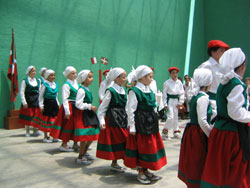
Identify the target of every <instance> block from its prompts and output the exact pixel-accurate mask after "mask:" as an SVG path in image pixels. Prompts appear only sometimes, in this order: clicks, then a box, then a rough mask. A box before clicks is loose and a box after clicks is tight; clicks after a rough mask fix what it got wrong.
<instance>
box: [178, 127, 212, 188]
mask: <svg viewBox="0 0 250 188" xmlns="http://www.w3.org/2000/svg"><path fill="white" fill-rule="evenodd" d="M207 145H208V139H207V136H206V135H205V134H204V133H203V131H202V130H201V128H200V127H199V126H197V125H191V126H190V127H189V128H188V129H187V130H186V131H185V134H184V136H183V138H182V144H181V149H180V157H179V169H178V177H179V178H180V179H181V180H182V181H183V182H184V183H185V184H186V185H187V187H189V188H196V187H197V188H199V187H200V183H201V175H202V172H203V168H204V165H205V162H206V155H207Z"/></svg>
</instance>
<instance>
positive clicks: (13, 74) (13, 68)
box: [7, 29, 19, 108]
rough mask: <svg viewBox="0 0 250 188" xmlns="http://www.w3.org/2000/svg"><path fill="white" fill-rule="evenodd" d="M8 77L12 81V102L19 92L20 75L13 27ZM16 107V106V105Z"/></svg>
mask: <svg viewBox="0 0 250 188" xmlns="http://www.w3.org/2000/svg"><path fill="white" fill-rule="evenodd" d="M7 76H8V78H9V80H10V81H11V97H10V100H11V102H14V101H16V96H17V94H18V90H19V88H18V76H17V63H16V45H15V40H14V29H12V42H11V48H10V60H9V68H8V75H7ZM14 108H15V107H14Z"/></svg>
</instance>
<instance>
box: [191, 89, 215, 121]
mask: <svg viewBox="0 0 250 188" xmlns="http://www.w3.org/2000/svg"><path fill="white" fill-rule="evenodd" d="M202 96H204V94H203V93H198V95H197V96H193V97H192V99H191V101H190V124H191V125H199V122H198V115H197V110H196V107H197V100H198V99H199V98H200V97H202ZM211 116H212V106H211V105H210V103H209V105H208V107H207V122H208V124H211Z"/></svg>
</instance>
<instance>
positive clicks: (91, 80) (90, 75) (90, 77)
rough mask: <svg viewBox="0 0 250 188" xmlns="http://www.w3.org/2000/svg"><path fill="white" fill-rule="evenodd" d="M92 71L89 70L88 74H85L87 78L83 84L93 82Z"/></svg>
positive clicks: (86, 84)
mask: <svg viewBox="0 0 250 188" xmlns="http://www.w3.org/2000/svg"><path fill="white" fill-rule="evenodd" d="M93 79H94V78H93V73H92V72H90V73H89V74H88V76H87V78H86V79H85V81H84V83H83V84H84V85H85V86H88V85H90V84H92V82H93Z"/></svg>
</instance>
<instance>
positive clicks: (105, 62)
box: [101, 57, 109, 65]
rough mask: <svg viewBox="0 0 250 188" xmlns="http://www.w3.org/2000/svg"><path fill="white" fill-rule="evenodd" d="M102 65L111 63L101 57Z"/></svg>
mask: <svg viewBox="0 0 250 188" xmlns="http://www.w3.org/2000/svg"><path fill="white" fill-rule="evenodd" d="M101 63H102V64H104V65H107V64H108V63H109V60H108V59H107V58H105V57H101Z"/></svg>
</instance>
